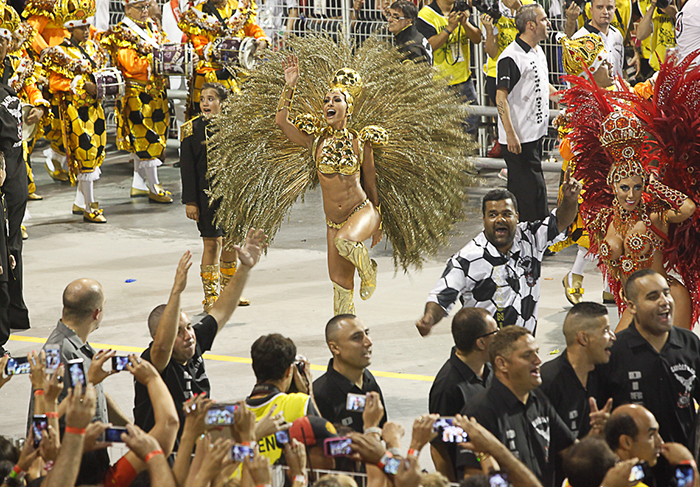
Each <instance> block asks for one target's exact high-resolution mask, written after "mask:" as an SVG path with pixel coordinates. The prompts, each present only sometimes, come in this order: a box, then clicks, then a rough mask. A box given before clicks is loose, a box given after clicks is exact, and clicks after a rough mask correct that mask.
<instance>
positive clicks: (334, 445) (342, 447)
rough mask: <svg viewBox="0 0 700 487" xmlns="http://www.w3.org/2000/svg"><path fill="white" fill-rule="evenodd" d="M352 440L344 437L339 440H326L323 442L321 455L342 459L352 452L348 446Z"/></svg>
mask: <svg viewBox="0 0 700 487" xmlns="http://www.w3.org/2000/svg"><path fill="white" fill-rule="evenodd" d="M351 443H352V440H351V439H350V438H347V437H345V436H341V437H340V438H326V439H325V441H324V442H323V453H325V455H326V456H327V457H342V456H345V455H350V454H351V453H352V450H351V449H350V444H351Z"/></svg>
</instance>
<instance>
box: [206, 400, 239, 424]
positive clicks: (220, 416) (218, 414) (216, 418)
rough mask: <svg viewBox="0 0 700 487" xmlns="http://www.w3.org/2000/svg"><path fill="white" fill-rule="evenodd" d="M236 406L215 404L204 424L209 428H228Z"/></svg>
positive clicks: (231, 422) (208, 412)
mask: <svg viewBox="0 0 700 487" xmlns="http://www.w3.org/2000/svg"><path fill="white" fill-rule="evenodd" d="M236 408H238V404H215V405H214V406H212V407H211V408H209V411H207V416H206V418H205V419H204V423H205V424H207V425H209V426H228V425H231V424H233V413H234V412H236Z"/></svg>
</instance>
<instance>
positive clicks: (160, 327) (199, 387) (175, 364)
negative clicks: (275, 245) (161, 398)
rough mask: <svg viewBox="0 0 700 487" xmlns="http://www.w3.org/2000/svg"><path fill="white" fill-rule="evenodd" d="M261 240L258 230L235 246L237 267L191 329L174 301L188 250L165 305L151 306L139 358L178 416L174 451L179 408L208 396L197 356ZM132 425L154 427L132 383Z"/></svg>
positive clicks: (230, 307) (233, 299)
mask: <svg viewBox="0 0 700 487" xmlns="http://www.w3.org/2000/svg"><path fill="white" fill-rule="evenodd" d="M266 238H267V235H265V234H264V233H263V231H262V230H257V231H255V229H252V228H251V229H250V230H249V231H248V235H247V236H246V242H245V245H244V247H243V248H241V247H239V246H238V245H235V246H234V248H235V249H236V251H237V252H238V259H239V260H240V265H239V266H238V271H237V272H236V274H235V275H234V276H233V278H232V279H231V282H230V283H229V285H228V286H226V289H224V291H223V292H222V293H221V296H220V297H219V299H218V300H217V301H216V303H214V306H212V307H211V309H210V310H209V311H207V312H206V313H205V314H204V315H203V316H199V320H198V321H197V322H196V323H194V324H193V323H192V322H191V321H190V319H189V317H188V316H187V314H186V313H185V312H184V311H182V308H181V307H180V296H181V295H182V292H183V291H184V290H185V288H186V287H187V272H188V271H189V269H190V267H191V266H192V262H191V260H192V253H191V252H190V251H189V250H188V251H187V252H185V253H184V254H183V256H182V257H181V258H180V262H179V263H178V266H177V270H176V272H175V282H174V283H173V287H172V291H171V292H170V298H169V299H168V303H167V304H161V305H160V306H157V307H156V308H155V309H154V310H153V311H151V314H150V315H149V317H148V330H149V332H150V334H151V337H152V338H153V341H152V342H151V344H150V345H149V346H148V348H147V349H146V350H145V351H144V352H143V353H142V354H141V357H143V358H145V359H146V360H148V361H149V362H151V363H152V364H153V365H154V366H155V368H156V369H157V370H158V372H160V375H161V377H162V378H163V381H165V384H166V385H167V386H168V390H169V391H170V394H171V395H172V397H173V400H174V401H175V409H176V410H177V412H178V415H179V416H180V431H179V432H178V435H177V441H176V443H175V450H177V448H178V445H179V440H180V434H181V433H182V428H183V427H184V424H185V413H184V411H183V410H182V405H183V403H185V401H187V400H188V399H189V398H191V397H192V396H193V395H194V394H201V393H204V392H206V393H209V392H210V389H211V386H210V384H209V377H208V376H207V371H206V369H205V368H204V359H203V358H202V354H203V353H204V352H206V351H209V350H211V347H212V346H213V344H214V338H216V335H217V334H218V333H219V332H220V331H221V330H222V329H223V328H224V326H225V325H226V323H227V322H228V320H229V319H230V318H231V316H232V315H233V312H234V311H235V310H236V308H237V307H238V303H239V300H240V298H241V294H242V293H243V288H244V287H245V284H246V282H247V281H248V276H249V275H250V271H251V269H252V268H253V267H254V266H255V265H256V264H257V263H258V261H259V260H260V255H261V254H262V251H263V249H264V248H265V243H264V241H265V239H266ZM134 387H135V390H136V394H135V396H134V423H136V424H137V425H138V426H139V427H140V428H141V429H143V430H144V431H150V429H151V428H153V425H155V417H154V415H153V405H152V404H151V398H150V396H149V394H148V389H147V388H146V387H144V386H143V385H142V384H140V383H138V382H135V384H134Z"/></svg>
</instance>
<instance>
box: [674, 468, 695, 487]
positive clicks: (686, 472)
mask: <svg viewBox="0 0 700 487" xmlns="http://www.w3.org/2000/svg"><path fill="white" fill-rule="evenodd" d="M693 477H694V475H693V467H691V466H690V465H678V466H677V467H676V472H675V475H674V476H673V480H674V481H675V484H674V485H675V486H676V487H691V486H692V485H693V483H694V482H695V479H694V478H693Z"/></svg>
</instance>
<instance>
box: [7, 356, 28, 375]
mask: <svg viewBox="0 0 700 487" xmlns="http://www.w3.org/2000/svg"><path fill="white" fill-rule="evenodd" d="M30 371H31V366H30V365H29V359H28V358H27V357H10V358H9V359H8V360H7V365H5V375H20V374H28V373H29V372H30Z"/></svg>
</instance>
